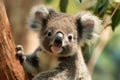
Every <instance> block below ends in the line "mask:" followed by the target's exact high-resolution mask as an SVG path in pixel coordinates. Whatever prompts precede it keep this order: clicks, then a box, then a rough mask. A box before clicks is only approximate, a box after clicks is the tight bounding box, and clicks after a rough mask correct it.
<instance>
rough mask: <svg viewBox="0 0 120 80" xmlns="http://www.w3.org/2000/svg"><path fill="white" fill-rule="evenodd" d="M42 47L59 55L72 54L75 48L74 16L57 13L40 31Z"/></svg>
mask: <svg viewBox="0 0 120 80" xmlns="http://www.w3.org/2000/svg"><path fill="white" fill-rule="evenodd" d="M40 43H41V46H42V48H43V49H44V50H45V51H47V52H50V53H55V54H56V55H59V56H67V55H72V54H74V52H75V51H76V50H77V30H76V25H75V23H74V17H72V16H66V15H63V14H62V15H58V16H57V17H53V18H52V19H50V20H49V21H48V23H47V24H46V26H45V27H44V28H43V29H41V31H40Z"/></svg>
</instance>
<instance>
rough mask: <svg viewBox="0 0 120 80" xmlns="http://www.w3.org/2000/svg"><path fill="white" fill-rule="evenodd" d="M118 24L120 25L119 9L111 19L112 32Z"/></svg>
mask: <svg viewBox="0 0 120 80" xmlns="http://www.w3.org/2000/svg"><path fill="white" fill-rule="evenodd" d="M119 23H120V9H118V10H117V11H116V13H115V14H114V15H113V17H112V30H114V29H115V28H116V26H117V25H118V24H119Z"/></svg>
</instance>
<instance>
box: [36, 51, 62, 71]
mask: <svg viewBox="0 0 120 80" xmlns="http://www.w3.org/2000/svg"><path fill="white" fill-rule="evenodd" d="M37 57H38V59H39V62H40V64H39V66H40V70H41V71H46V70H52V69H55V68H56V67H57V66H58V64H59V63H60V62H59V61H58V56H57V55H55V54H53V53H46V52H43V51H40V52H38V53H37Z"/></svg>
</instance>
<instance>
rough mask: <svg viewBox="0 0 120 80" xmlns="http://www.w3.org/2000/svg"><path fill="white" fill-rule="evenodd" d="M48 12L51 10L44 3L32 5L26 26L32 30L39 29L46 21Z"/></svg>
mask: <svg viewBox="0 0 120 80" xmlns="http://www.w3.org/2000/svg"><path fill="white" fill-rule="evenodd" d="M50 12H51V10H50V9H48V8H46V7H45V6H44V5H37V6H34V7H33V8H32V9H31V11H30V15H29V17H28V20H27V21H28V26H29V27H30V28H32V29H33V30H40V29H41V28H42V27H44V26H45V24H46V23H47V20H48V16H49V14H50Z"/></svg>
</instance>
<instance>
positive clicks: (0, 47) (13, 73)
mask: <svg viewBox="0 0 120 80" xmlns="http://www.w3.org/2000/svg"><path fill="white" fill-rule="evenodd" d="M15 48H16V46H15V43H14V41H13V38H12V34H11V31H10V25H9V22H8V18H7V15H6V11H5V6H4V3H3V0H0V80H29V78H28V76H27V74H26V73H25V71H24V69H23V68H22V66H21V64H20V63H19V61H18V60H16V56H15V54H16V49H15Z"/></svg>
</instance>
